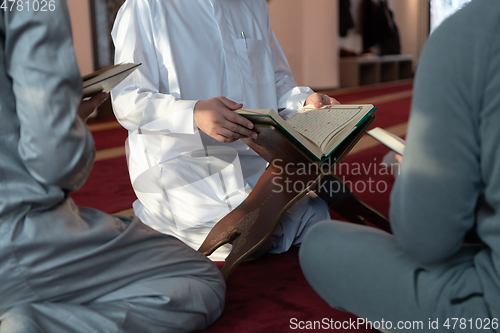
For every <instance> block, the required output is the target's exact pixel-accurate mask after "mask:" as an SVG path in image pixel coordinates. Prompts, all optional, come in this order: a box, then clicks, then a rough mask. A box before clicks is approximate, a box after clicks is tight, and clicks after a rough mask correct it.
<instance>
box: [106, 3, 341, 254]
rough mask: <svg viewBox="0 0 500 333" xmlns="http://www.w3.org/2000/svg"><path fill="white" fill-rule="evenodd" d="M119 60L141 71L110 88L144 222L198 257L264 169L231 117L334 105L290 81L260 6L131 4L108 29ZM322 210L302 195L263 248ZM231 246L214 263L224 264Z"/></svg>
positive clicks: (280, 245)
mask: <svg viewBox="0 0 500 333" xmlns="http://www.w3.org/2000/svg"><path fill="white" fill-rule="evenodd" d="M112 36H113V40H114V43H115V46H116V58H115V60H116V63H121V62H134V63H142V66H140V67H139V68H138V70H136V71H135V72H134V73H132V74H131V75H130V76H129V77H128V78H127V79H126V80H125V81H123V82H122V83H121V84H120V85H118V87H117V88H116V89H114V90H113V91H112V98H113V108H114V111H115V115H116V117H117V119H118V121H119V122H120V123H121V124H122V125H123V126H124V127H125V128H126V129H128V130H129V138H128V145H129V148H130V154H129V161H128V166H129V171H130V178H131V181H132V185H133V187H134V190H135V193H136V195H137V198H138V200H137V201H136V202H134V205H133V207H134V211H135V213H136V214H137V216H139V217H140V218H141V220H143V221H144V222H145V223H146V224H148V225H149V226H151V227H152V228H154V229H156V230H158V231H161V232H163V233H166V234H170V235H174V236H176V237H178V238H179V239H181V240H182V241H183V242H185V243H186V244H188V245H189V246H191V247H192V248H194V249H198V248H199V247H200V245H201V244H202V243H203V241H204V240H205V238H206V236H207V235H208V233H209V232H210V230H211V228H212V227H213V226H214V225H215V224H216V223H217V222H218V221H219V220H220V219H221V218H223V217H224V216H226V215H227V214H228V213H229V212H231V211H232V210H233V209H234V208H236V207H237V206H238V205H239V204H240V203H241V202H243V200H245V198H246V197H247V196H248V195H249V193H250V191H252V188H253V187H254V186H255V184H256V182H257V180H258V179H259V177H260V176H261V175H262V173H263V172H264V170H265V168H266V165H267V163H266V161H265V160H264V159H262V158H261V157H260V156H258V155H257V154H256V153H255V152H254V151H252V150H251V149H250V148H249V147H248V146H247V145H246V144H244V143H243V142H242V141H240V140H238V139H240V138H243V137H251V136H255V135H256V133H255V132H254V131H253V130H252V128H253V124H252V123H251V122H250V121H248V120H247V119H246V118H244V117H242V116H239V115H237V114H236V113H235V112H233V111H234V110H237V109H240V108H242V107H243V106H245V107H246V108H250V109H274V110H276V111H278V110H280V114H281V115H282V116H283V118H287V117H290V116H291V115H293V114H294V113H296V112H297V111H298V110H300V109H301V108H302V107H303V106H304V103H305V104H314V105H315V106H316V107H320V106H322V105H323V104H331V103H334V102H336V101H335V100H334V99H332V98H330V97H328V96H326V95H322V94H318V93H313V91H312V90H311V89H309V88H307V87H298V86H297V84H296V83H295V82H294V80H293V77H292V73H291V71H290V68H289V65H288V63H287V61H286V59H285V56H284V54H283V52H282V50H281V48H280V46H279V44H278V42H277V40H276V38H275V36H274V34H273V32H272V30H271V28H270V21H269V12H268V10H267V4H266V2H265V1H264V0H238V1H218V0H211V1H206V0H194V1H185V0H173V1H165V0H153V1H145V0H128V1H126V2H125V4H124V5H123V6H122V8H121V9H120V11H119V12H118V15H117V18H116V21H115V25H114V28H113V32H112ZM325 218H329V210H328V207H327V205H326V203H325V202H324V201H323V200H322V199H320V198H312V197H309V196H306V197H304V198H303V199H302V200H300V201H299V202H297V203H296V204H295V205H294V206H293V207H292V208H291V209H290V210H289V211H288V212H287V213H286V214H285V216H284V217H283V218H282V220H281V222H280V223H279V225H278V226H277V228H276V230H275V232H274V234H273V236H272V237H271V240H270V242H269V243H268V244H267V245H265V246H264V249H263V250H264V251H263V250H262V249H261V252H265V251H266V250H270V251H271V252H272V253H281V252H284V251H287V250H288V249H289V248H290V247H291V246H293V245H298V244H300V242H301V241H302V235H303V233H304V230H306V229H307V228H308V227H309V226H310V225H312V224H314V223H315V222H318V221H320V220H323V219H325ZM229 249H230V247H229V246H225V247H223V248H221V249H220V251H217V252H216V253H214V254H213V255H212V256H211V259H213V260H218V261H219V260H224V259H225V258H226V256H227V254H228V253H229Z"/></svg>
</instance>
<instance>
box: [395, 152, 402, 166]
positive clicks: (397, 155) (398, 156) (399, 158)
mask: <svg viewBox="0 0 500 333" xmlns="http://www.w3.org/2000/svg"><path fill="white" fill-rule="evenodd" d="M395 157H396V161H398V163H399V164H401V163H403V156H401V155H399V154H396V156H395Z"/></svg>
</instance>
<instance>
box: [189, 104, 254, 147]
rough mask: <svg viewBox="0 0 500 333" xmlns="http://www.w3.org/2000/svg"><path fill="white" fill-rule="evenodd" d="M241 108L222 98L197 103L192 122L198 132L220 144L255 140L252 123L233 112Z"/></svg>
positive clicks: (241, 105)
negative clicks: (246, 139) (244, 139)
mask: <svg viewBox="0 0 500 333" xmlns="http://www.w3.org/2000/svg"><path fill="white" fill-rule="evenodd" d="M242 107H243V104H241V103H236V102H233V101H231V100H229V99H227V98H225V97H222V96H221V97H215V98H211V99H207V100H204V101H199V102H198V103H196V106H195V107H194V121H195V122H196V126H198V128H199V129H200V130H202V131H203V132H204V133H205V134H207V135H210V136H211V137H212V138H214V139H215V140H217V141H220V142H234V141H236V140H238V139H241V138H248V137H251V138H254V139H257V133H256V132H255V131H252V129H253V123H252V122H251V121H250V120H248V119H246V118H245V117H243V116H240V115H239V114H237V113H236V112H234V110H238V109H241V108H242Z"/></svg>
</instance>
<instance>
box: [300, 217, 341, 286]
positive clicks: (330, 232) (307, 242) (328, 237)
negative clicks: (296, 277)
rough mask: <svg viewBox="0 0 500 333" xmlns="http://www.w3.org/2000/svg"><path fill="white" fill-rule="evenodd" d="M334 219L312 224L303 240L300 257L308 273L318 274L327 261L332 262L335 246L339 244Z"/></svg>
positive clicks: (301, 264) (305, 272) (303, 269)
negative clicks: (331, 256)
mask: <svg viewBox="0 0 500 333" xmlns="http://www.w3.org/2000/svg"><path fill="white" fill-rule="evenodd" d="M335 223H336V222H334V221H321V222H318V223H316V224H315V225H314V226H312V227H311V228H310V229H309V230H308V232H307V233H306V235H305V236H304V240H303V241H302V245H301V247H300V252H299V259H300V266H301V267H302V271H303V272H304V274H305V275H306V277H307V276H308V275H316V274H318V273H319V271H321V270H322V266H324V265H326V264H327V262H328V263H331V260H330V255H331V253H332V252H334V249H333V247H334V246H336V245H338V242H337V239H336V238H337V237H338V233H337V232H335V227H333V228H332V224H335ZM327 258H328V259H327Z"/></svg>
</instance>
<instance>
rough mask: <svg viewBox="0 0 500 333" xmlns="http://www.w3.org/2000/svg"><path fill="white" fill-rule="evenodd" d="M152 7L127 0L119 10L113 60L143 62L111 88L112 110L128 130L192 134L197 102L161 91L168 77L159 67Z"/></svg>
mask: <svg viewBox="0 0 500 333" xmlns="http://www.w3.org/2000/svg"><path fill="white" fill-rule="evenodd" d="M153 10H155V9H154V8H151V6H150V4H149V3H148V1H145V0H128V1H127V2H125V4H124V5H123V6H122V8H121V9H120V11H119V12H118V15H117V18H116V21H115V24H114V27H113V31H112V33H111V34H112V37H113V42H114V44H115V63H129V62H131V63H141V64H142V65H141V66H139V68H138V69H137V70H135V71H134V72H133V73H132V74H131V75H130V76H129V77H127V78H126V79H125V80H124V81H123V82H121V83H120V84H119V85H118V86H117V87H116V88H115V89H113V90H112V92H111V98H112V102H113V110H114V112H115V115H116V118H117V119H118V121H119V122H120V123H121V124H122V126H124V127H125V128H127V129H128V130H129V131H136V130H138V129H141V130H145V131H150V132H156V133H158V134H166V133H182V134H194V133H195V132H196V131H197V128H196V126H195V122H194V118H193V110H194V107H195V105H196V103H197V102H198V101H192V100H181V99H179V98H180V96H175V94H170V93H167V92H165V91H161V90H160V87H161V86H164V87H167V89H168V83H167V84H162V82H161V81H162V80H165V79H166V78H168V70H167V69H166V68H164V69H163V70H162V71H160V69H159V68H160V67H159V63H158V59H157V50H156V47H155V45H156V39H155V34H154V32H153V29H152V16H151V14H152V13H153ZM165 33H166V32H165ZM162 56H164V57H167V56H170V55H166V54H162Z"/></svg>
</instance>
